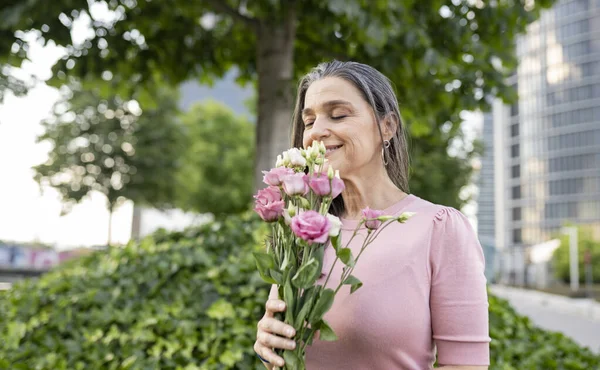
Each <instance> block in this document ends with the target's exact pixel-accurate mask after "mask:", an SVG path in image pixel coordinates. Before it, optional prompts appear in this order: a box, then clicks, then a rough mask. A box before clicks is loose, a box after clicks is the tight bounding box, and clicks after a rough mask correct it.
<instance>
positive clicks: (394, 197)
mask: <svg viewBox="0 0 600 370" xmlns="http://www.w3.org/2000/svg"><path fill="white" fill-rule="evenodd" d="M343 180H344V184H345V186H346V187H345V189H344V191H343V192H342V198H343V199H344V208H345V209H344V214H343V215H342V217H343V218H347V219H359V218H360V217H361V216H362V214H361V211H362V210H363V209H364V208H365V207H367V206H368V207H370V208H371V209H379V210H383V209H386V208H388V207H390V206H392V205H393V204H395V203H397V202H399V201H400V200H402V199H404V197H406V195H407V194H406V193H404V192H403V191H402V190H400V189H398V187H397V186H396V185H395V184H394V183H393V182H392V180H391V179H390V178H389V176H388V175H387V172H386V170H385V168H384V167H381V168H380V169H379V170H375V171H371V172H370V173H368V174H361V175H360V176H357V175H354V176H353V175H349V176H348V177H347V178H343Z"/></svg>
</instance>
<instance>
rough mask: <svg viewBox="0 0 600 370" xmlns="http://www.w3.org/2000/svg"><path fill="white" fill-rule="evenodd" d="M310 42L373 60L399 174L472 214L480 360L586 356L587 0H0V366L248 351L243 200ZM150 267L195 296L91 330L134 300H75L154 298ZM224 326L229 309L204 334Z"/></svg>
mask: <svg viewBox="0 0 600 370" xmlns="http://www.w3.org/2000/svg"><path fill="white" fill-rule="evenodd" d="M332 59H338V60H354V61H359V62H363V63H367V64H370V65H372V66H374V67H375V68H377V69H379V70H380V71H381V72H382V73H384V74H385V75H386V76H388V77H389V78H390V79H391V81H392V82H393V83H394V85H395V88H396V90H397V94H398V99H399V103H400V107H401V111H402V114H403V119H404V123H405V124H406V126H407V128H408V132H409V136H410V140H409V142H410V153H411V166H412V169H411V180H410V188H411V192H412V193H414V194H416V195H418V196H420V197H422V198H424V199H427V200H430V201H432V202H435V203H440V204H444V205H448V206H452V207H456V208H458V209H460V210H461V211H463V213H465V214H466V215H467V216H468V217H469V219H470V220H471V221H472V224H473V227H474V229H475V230H476V231H477V233H478V236H479V239H480V242H481V244H482V246H483V249H484V252H485V256H486V276H487V278H488V281H489V283H490V294H491V297H492V298H493V301H491V305H490V315H491V316H490V317H491V318H490V323H491V331H492V337H495V341H493V342H492V351H493V356H492V361H493V363H495V365H494V364H493V367H492V368H498V369H511V368H528V369H529V368H532V369H533V368H539V369H551V368H573V369H580V368H581V369H592V368H598V369H600V358H599V357H598V356H599V355H600V334H598V333H600V0H545V1H544V0H539V1H536V0H521V1H501V0H500V1H482V0H452V1H450V0H447V1H444V0H428V1H418V2H417V1H391V0H390V1H374V2H366V1H358V0H347V1H343V0H327V1H313V0H307V1H291V0H289V1H286V0H258V1H243V0H235V1H234V0H231V1H229V0H228V1H225V0H204V1H196V2H191V3H188V2H186V1H183V0H171V1H155V0H154V1H151V0H110V1H94V0H87V1H84V0H80V1H71V0H55V1H52V2H45V1H37V0H30V1H18V0H4V1H3V2H2V4H1V5H0V287H1V288H2V290H3V291H2V292H1V293H0V310H2V311H0V312H2V313H3V317H4V318H5V319H4V323H3V324H2V325H3V326H4V328H5V329H6V330H7V331H6V333H7V334H6V335H5V337H2V336H0V339H1V340H0V343H1V344H0V358H5V362H1V361H2V360H0V368H13V366H14V365H15V364H17V363H21V364H27V365H26V367H23V368H44V369H46V368H47V369H59V368H65V369H74V368H115V369H117V368H165V369H167V368H173V369H175V368H182V369H183V368H185V369H188V368H189V369H192V368H194V369H195V368H202V369H204V368H206V369H213V368H214V369H217V368H219V369H220V368H240V369H242V368H244V369H245V368H254V367H257V366H258V367H259V366H260V364H258V363H257V362H256V361H255V359H254V358H253V355H252V342H253V340H252V337H253V333H252V330H253V325H254V323H253V322H254V321H253V320H254V318H255V316H257V315H261V313H260V310H261V303H260V302H262V301H261V300H262V299H263V298H264V297H263V296H262V295H260V294H263V293H260V294H259V295H257V296H254V297H253V298H252V299H250V298H248V297H249V293H248V292H251V291H256V290H257V289H258V290H261V289H262V288H264V287H263V286H262V285H260V283H259V282H257V281H254V280H252V279H254V278H255V275H256V274H255V273H254V272H253V267H252V266H253V263H252V262H251V261H250V262H248V261H249V260H247V259H244V258H245V257H243V256H245V255H250V251H251V250H253V248H255V246H256V245H259V244H260V243H259V242H258V241H257V239H256V238H257V237H256V235H254V234H255V233H253V232H252V231H251V230H252V229H253V228H255V226H256V225H255V224H253V223H252V222H254V221H252V218H251V217H250V216H248V210H249V209H250V208H251V203H252V194H253V192H254V190H255V189H256V188H257V187H259V186H260V183H261V180H262V176H261V174H260V171H262V170H265V169H268V168H270V167H271V166H272V165H273V164H274V159H275V157H276V155H277V154H278V153H280V152H281V151H283V150H285V149H287V147H288V145H289V139H288V137H289V132H290V125H289V123H290V117H291V113H292V110H293V102H294V94H295V84H296V81H297V80H298V78H299V77H300V76H302V75H303V74H305V73H306V72H308V71H309V70H310V68H312V67H313V66H315V65H316V64H318V63H319V62H322V61H328V60H332ZM249 217H250V218H249ZM236 225H237V226H236ZM246 227H247V228H248V230H246V229H245V228H246ZM236 230H237V231H236ZM240 230H246V231H243V232H242V231H240ZM238 232H239V233H242V234H243V233H246V234H243V235H242V234H240V235H238V234H237V233H238ZM228 233H229V234H228ZM213 234H214V235H219V238H217V239H218V240H212V239H211V236H210V235H213ZM211 243H212V244H211ZM219 243H221V244H219ZM236 243H237V244H236ZM164 245H167V246H169V247H168V248H166V247H164ZM217 246H220V247H218V248H217ZM242 246H243V248H242ZM238 247H239V248H242V249H240V250H244V251H245V252H244V253H245V254H244V253H242V254H241V255H239V256H236V258H240V259H239V260H236V261H235V265H236V266H238V267H239V271H237V270H236V272H235V273H233V272H231V271H230V270H231V265H232V264H234V262H232V261H229V260H228V258H232V257H227V256H229V255H235V254H237V253H238V250H237V249H236V248H238ZM165 248H166V249H165ZM211 248H216V249H214V253H215V254H214V256H216V257H214V258H215V260H214V261H213V260H212V259H211V258H212V257H209V256H208V255H205V254H202V255H200V254H199V253H201V252H199V251H202V250H204V251H205V252H206V253H213V252H210V251H213V249H211ZM217 250H218V251H217ZM202 253H204V252H202ZM221 253H225V255H222V254H221ZM240 253H241V252H240ZM156 256H161V257H160V258H158V257H157V259H156V260H154V259H153V258H155V257H156ZM209 260H210V261H213V262H214V263H213V262H211V264H210V265H207V264H206V263H207V262H206V261H209ZM182 261H188V263H183V262H182ZM155 263H156V265H154V264H155ZM163 264H166V265H165V266H166V267H164V266H163ZM159 265H160V266H159ZM107 266H113V267H110V268H108V267H107ZM163 270H164V271H163ZM180 270H181V271H183V272H181V273H178V275H177V276H174V273H173V271H180ZM221 273H223V274H226V275H220V274H221ZM186 274H190V275H186ZM215 274H216V275H215ZM182 276H187V278H183V277H182ZM234 277H235V278H234ZM238 278H239V279H241V280H236V279H238ZM73 279H75V280H73ZM94 279H96V280H94ZM181 279H183V280H181ZM215 279H216V280H215ZM130 281H136V282H137V284H138V285H135V284H134V285H130V283H129V282H130ZM242 281H244V282H245V283H248V281H250V282H251V283H248V284H250V285H249V286H247V287H246V288H244V289H245V290H242V291H238V290H236V289H237V288H233V286H237V284H242ZM82 284H83V285H82ZM86 284H87V285H86ZM205 284H206V285H205ZM158 286H160V287H161V289H165V292H166V291H167V290H169V289H170V290H172V291H173V292H175V291H182V292H188V293H189V291H194V292H196V293H197V294H198V295H197V296H196V297H198V299H197V302H196V301H190V302H191V303H190V302H188V301H185V299H188V298H182V297H180V298H177V299H181V300H182V301H181V305H182V306H190V307H194V310H195V311H194V312H193V313H188V314H189V315H190V316H189V317H188V316H186V315H187V314H185V315H184V314H183V313H181V312H179V311H178V312H171V311H169V314H168V315H167V316H161V314H160V312H162V311H160V310H159V309H158V308H155V309H152V310H150V311H148V312H147V317H146V316H144V315H145V314H144V315H142V316H144V317H145V319H147V320H150V321H144V322H146V324H144V325H146V326H144V328H145V329H144V330H145V331H144V332H143V333H142V332H140V333H141V334H139V333H138V334H139V335H141V336H142V337H144V338H146V339H147V340H143V341H141V342H140V343H141V344H140V343H138V342H137V341H134V342H135V344H132V345H131V347H130V348H129V347H128V349H127V350H123V351H122V352H119V351H117V350H115V348H113V347H111V346H112V345H114V343H113V342H115V341H116V340H117V339H115V338H118V335H117V334H115V333H116V332H117V331H118V332H120V333H123V332H126V331H127V330H133V329H132V328H133V327H136V328H137V325H138V324H139V320H138V319H137V318H135V317H133V316H132V317H131V319H124V320H123V321H122V322H121V323H120V324H119V325H118V326H117V328H118V329H113V326H114V325H113V324H111V321H110V320H109V319H108V318H107V319H106V320H107V321H106V322H102V320H100V321H101V323H97V324H96V325H97V326H94V327H91V326H88V324H86V323H87V322H88V321H86V320H87V319H85V320H84V319H83V317H84V316H85V315H87V314H90V315H92V313H93V312H96V311H97V312H105V311H112V314H110V313H106V315H109V316H110V315H116V313H115V312H121V311H120V310H122V309H123V307H127V306H129V303H131V302H133V301H135V302H138V303H136V304H140V305H141V306H140V307H144V310H146V309H147V307H150V306H152V307H163V308H164V307H167V306H168V305H169V304H168V302H171V303H172V302H173V299H174V298H173V297H172V296H168V297H167V296H164V297H162V298H164V299H165V301H164V302H163V301H160V300H159V301H156V299H158V298H156V297H155V296H152V297H149V296H146V295H144V294H145V293H143V292H145V290H144V289H146V288H147V289H148V290H149V291H152V292H154V290H153V289H159V288H157V287H158ZM144 287H146V288H144ZM186 287H187V288H186ZM199 287H210V289H209V288H206V289H205V288H202V289H200V288H199ZM117 288H118V291H117V292H115V290H113V291H112V292H113V293H112V295H110V297H109V296H103V295H100V296H101V298H99V297H100V296H98V295H97V294H101V293H100V292H102V291H104V290H107V289H117ZM197 289H200V291H197ZM240 289H241V288H240ZM124 292H128V293H127V294H125V293H124ZM161 292H162V290H161ZM157 294H158V295H161V294H163V293H157ZM164 294H166V293H164ZM173 294H175V293H173ZM177 294H179V293H177ZM181 294H184V293H181ZM188 295H189V294H188ZM178 297H179V296H178ZM504 299H506V301H504ZM61 300H64V305H63V304H62V303H58V302H62V301H61ZM86 300H90V301H89V302H88V303H86V304H83V303H82V304H81V305H79V304H78V303H76V302H83V301H86ZM254 300H255V301H256V302H255V303H256V305H254V303H253V302H254ZM234 301H235V302H237V303H234ZM52 302H54V303H52ZM107 302H110V303H107ZM161 302H162V303H161ZM183 302H186V303H185V304H184V303H183ZM107 304H108V306H106V305H107ZM48 305H55V307H54V308H53V309H51V308H48ZM25 307H27V309H25ZM65 307H70V308H69V311H68V312H69V313H68V314H67V313H65V311H64V308H65ZM106 307H112V308H111V309H110V310H109V309H107V308H106ZM240 307H245V308H244V310H245V311H243V313H240V312H238V311H236V310H238V309H242V308H240ZM513 308H514V309H516V311H513ZM165 309H166V308H165ZM48 310H50V311H48ZM144 312H146V311H144ZM165 312H166V311H165ZM234 312H235V314H234ZM517 313H519V315H518V314H517ZM121 314H123V315H125V316H124V317H129V316H127V314H125V313H122V312H121ZM509 314H510V317H511V318H510V319H509V318H508V315H509ZM103 315H104V314H103ZM165 315H166V314H165ZM194 315H195V316H194ZM236 315H237V316H238V317H245V318H246V319H245V321H244V323H243V324H240V323H239V322H236V321H235V320H234V317H235V316H236ZM92 316H93V315H92ZM44 317H45V319H41V318H44ZM48 317H51V318H54V320H58V321H59V322H63V323H64V327H62V326H60V325H59V326H60V328H58V329H56V328H53V326H52V325H51V324H50V322H51V321H52V319H48ZM73 317H79V318H81V320H82V321H78V319H73ZM192 317H203V318H204V319H205V320H206V322H210V323H213V324H214V323H218V325H217V324H214V325H217V326H215V327H212V326H210V329H208V328H207V327H204V326H202V325H203V324H202V325H201V324H197V323H196V324H193V323H192V322H195V321H194V319H192ZM526 317H529V319H527V318H526ZM70 320H72V321H70ZM127 320H129V321H127ZM164 320H167V321H168V320H173V322H175V323H180V324H181V323H183V324H185V325H190V326H189V327H188V326H186V327H187V328H188V329H189V328H192V329H189V330H191V331H190V332H185V335H183V334H181V333H179V332H178V333H179V334H177V335H178V336H176V339H173V338H175V337H171V334H172V333H171V331H169V330H171V329H169V330H167V329H165V328H166V327H169V328H170V326H169V325H171V324H164ZM228 320H229V321H228ZM238 320H239V319H238ZM530 320H531V321H530ZM149 322H152V324H148V323H149ZM163 324H164V325H163ZM183 324H182V325H183ZM213 324H210V325H213ZM61 325H62V324H61ZM173 325H175V326H178V325H179V324H173ZM223 325H224V326H223ZM228 325H230V326H231V327H235V328H244V330H242V334H240V335H239V336H238V337H235V338H233V337H231V338H230V337H226V338H225V337H224V339H223V340H222V342H219V343H221V344H220V346H221V347H218V346H217V347H211V348H212V349H211V348H209V347H210V346H208V344H206V343H210V342H213V343H214V341H215V338H217V337H218V336H219V335H223V334H222V333H221V332H220V331H219V330H222V328H223V327H225V328H228V327H229V326H228ZM236 325H237V326H236ZM0 326H1V325H0ZM51 327H52V328H51ZM216 327H219V328H221V329H219V330H217V329H215V328H216ZM538 327H539V328H541V329H539V328H538ZM161 328H162V329H161ZM136 330H137V329H136ZM140 330H141V329H140ZM147 330H150V332H152V335H150V334H148V333H149V332H147ZM173 330H175V329H173ZM177 330H179V329H177ZM182 330H183V329H182ZM186 330H187V329H186ZM240 330H241V329H240ZM113 331H114V332H113ZM213 331H214V332H213ZM133 332H135V331H133ZM209 332H210V333H213V334H211V335H213V336H210V335H208V334H207V333H209ZM74 333H85V334H81V336H78V335H79V334H74ZM111 333H112V334H111ZM192 333H193V334H192ZM215 333H219V334H215ZM244 333H245V334H244ZM541 333H545V334H543V335H542V334H541ZM558 333H561V334H558ZM180 334H181V335H183V336H182V337H180V336H179V335H180ZM563 334H564V335H566V336H567V337H568V338H566V339H564V340H566V341H567V342H564V343H563V342H562V340H563V338H564V337H563ZM2 335H4V334H2ZM145 335H148V336H149V337H145ZM173 335H174V334H173ZM545 335H546V336H547V337H544V336H545ZM183 337H185V338H193V340H192V339H190V340H189V341H187V339H182V338H183ZM48 338H53V339H52V340H50V339H48ZM219 338H220V337H219ZM515 338H520V340H522V343H521V342H518V341H517V340H516V339H515ZM532 338H536V339H532ZM540 338H546V339H545V340H542V339H540ZM550 338H551V339H550ZM569 338H570V339H569ZM496 339H497V340H496ZM82 340H83V341H85V343H86V344H85V345H83V344H75V343H77V342H78V341H82ZM123 340H124V339H123ZM536 341H537V342H536ZM50 342H51V343H52V344H50ZM100 342H102V343H103V344H102V345H100ZM184 342H185V343H186V344H185V345H184V344H182V343H184ZM188 342H189V343H188ZM217 342H218V341H217ZM518 343H521V344H518ZM527 343H528V344H527ZM536 343H537V344H536ZM565 343H568V344H565ZM86 346H87V347H86ZM170 346H171V347H170ZM584 347H587V348H588V349H585V348H584ZM558 348H560V349H561V351H558ZM565 348H568V349H565ZM41 349H43V350H44V351H47V352H48V353H50V354H47V353H46V354H44V355H43V356H39V358H37V357H35V356H34V357H31V355H32V353H35V352H36V351H40V350H41ZM128 351H129V352H128ZM188 351H189V356H188ZM536 351H537V352H536ZM540 351H542V352H540ZM175 352H177V353H179V352H182V353H186V355H185V356H184V357H181V358H177V356H174V355H173V353H175ZM559 352H560V353H559ZM2 353H3V354H4V355H1V354H2ZM90 353H93V354H95V355H93V356H92V355H90ZM86 356H88V357H86ZM89 356H92V357H94V356H96V357H97V358H98V359H100V358H101V360H97V359H96V358H95V357H94V359H93V360H92V359H91V358H92V357H89ZM186 356H187V357H186ZM538 357H539V358H538ZM26 358H27V359H28V360H25V359H26ZM548 358H552V359H554V360H552V361H554V362H552V361H550V362H544V361H545V360H544V359H548ZM192 359H193V360H192ZM93 361H98V362H93ZM526 361H531V362H530V363H527V362H526ZM535 361H538V362H535ZM561 361H562V362H561ZM92 363H93V364H94V365H93V366H92V365H89V364H92ZM574 363H576V364H578V365H573V364H574ZM82 364H88V365H86V366H91V367H80V366H84V365H82ZM519 364H521V365H520V366H521V367H519ZM523 364H527V365H523ZM565 364H566V365H565ZM596 365H597V366H598V367H596ZM2 366H5V367H2ZM24 366H25V365H24ZM27 366H30V367H27ZM36 366H38V367H36ZM128 366H132V367H128ZM177 366H181V367H177ZM185 366H188V367H185ZM194 366H196V367H194ZM494 366H496V367H494ZM560 366H566V367H560ZM569 366H573V367H569ZM577 366H580V367H577Z"/></svg>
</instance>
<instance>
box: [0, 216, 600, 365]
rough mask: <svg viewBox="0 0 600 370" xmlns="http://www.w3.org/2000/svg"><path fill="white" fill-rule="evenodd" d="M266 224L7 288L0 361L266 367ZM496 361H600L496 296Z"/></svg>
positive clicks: (242, 222) (161, 239)
mask: <svg viewBox="0 0 600 370" xmlns="http://www.w3.org/2000/svg"><path fill="white" fill-rule="evenodd" d="M259 225H261V224H260V223H258V222H255V221H254V219H253V218H248V217H246V216H240V217H230V218H229V219H227V220H225V221H222V222H214V223H210V224H207V225H204V226H201V227H199V228H195V229H190V230H187V231H185V232H176V233H165V232H160V233H156V234H155V235H154V236H153V237H152V238H148V239H146V240H144V241H142V242H141V243H132V244H129V245H128V246H126V247H125V248H112V249H110V250H108V251H105V252H96V253H95V254H93V255H91V256H86V257H83V258H81V259H79V260H76V261H71V262H69V263H68V264H67V265H66V266H63V267H61V268H59V269H58V270H56V271H54V272H51V273H48V274H46V275H45V276H43V277H42V278H40V279H38V280H28V281H24V282H21V283H19V284H16V285H15V286H14V287H13V289H11V290H9V291H6V292H3V293H1V294H0V315H2V320H1V321H0V369H11V370H17V369H42V370H62V369H68V370H76V369H181V370H191V369H210V370H213V369H260V368H264V367H262V365H261V364H260V363H259V361H258V360H257V358H256V356H255V354H254V352H253V350H252V347H253V343H254V338H255V330H256V322H257V321H258V319H259V318H260V316H261V315H262V312H263V304H264V302H265V300H266V298H267V293H268V287H267V286H266V285H265V284H264V283H263V282H262V280H261V279H260V278H259V276H258V275H257V273H256V271H255V270H256V268H255V264H254V260H253V258H252V257H251V251H252V250H254V249H255V248H259V244H260V243H258V242H257V241H258V240H259V239H261V235H259V234H260V233H261V231H262V230H264V229H261V228H260V226H259ZM490 334H491V336H492V338H493V341H492V343H491V358H492V366H491V367H490V368H491V369H497V370H511V369H544V370H550V369H595V368H600V358H599V357H597V356H594V355H593V354H592V353H591V352H590V351H589V350H587V349H582V348H581V347H579V346H577V345H576V344H575V343H574V342H573V341H572V340H570V339H568V338H566V337H564V336H563V335H561V334H557V333H551V332H546V331H544V330H541V329H537V328H535V327H533V326H532V325H531V323H530V322H529V320H528V319H527V318H525V317H522V316H519V315H517V314H516V313H515V312H514V310H512V308H510V306H508V304H507V303H506V301H503V300H500V299H497V298H495V297H493V296H490Z"/></svg>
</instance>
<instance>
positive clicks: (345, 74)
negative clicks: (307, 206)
mask: <svg viewBox="0 0 600 370" xmlns="http://www.w3.org/2000/svg"><path fill="white" fill-rule="evenodd" d="M326 77H338V78H342V79H344V80H346V81H348V82H350V83H351V84H353V85H354V86H355V87H356V88H357V89H358V91H360V92H361V94H362V96H363V98H364V99H365V101H366V102H367V103H369V105H370V106H371V108H372V109H373V112H374V113H375V119H376V120H377V128H378V129H379V135H380V137H381V142H382V145H383V134H382V131H381V123H382V121H383V120H384V119H392V120H393V121H394V122H395V123H396V125H397V127H396V133H395V135H394V136H393V137H392V138H391V140H390V147H389V148H387V149H385V158H386V160H387V166H386V170H387V173H388V176H389V177H390V179H391V180H392V182H393V183H394V184H395V185H396V186H397V187H398V188H399V189H400V190H402V191H403V192H406V193H408V170H409V158H408V148H407V140H406V129H405V127H404V124H403V123H402V118H401V116H400V107H399V106H398V99H397V98H396V94H395V93H394V89H393V88H392V84H391V83H390V80H389V79H388V78H387V77H385V76H384V75H383V74H382V73H381V72H379V71H378V70H376V69H375V68H373V67H371V66H368V65H366V64H361V63H357V62H340V61H337V60H334V61H331V62H326V63H321V64H319V65H318V66H316V67H315V68H313V69H312V70H311V71H310V72H309V73H308V74H306V75H305V76H304V77H303V78H302V79H301V80H300V83H299V85H298V93H297V95H296V106H295V108H294V115H293V117H292V143H291V144H292V147H296V148H301V147H302V139H303V135H304V122H303V121H302V109H304V101H305V97H306V90H308V88H309V86H310V85H311V84H312V83H313V82H315V81H318V80H320V79H323V78H326ZM344 210H345V207H344V200H343V199H342V197H341V196H338V197H337V198H336V199H334V201H333V203H332V207H331V213H333V214H334V215H336V216H341V215H342V214H343V212H344Z"/></svg>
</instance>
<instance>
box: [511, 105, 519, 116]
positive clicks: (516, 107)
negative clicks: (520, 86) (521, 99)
mask: <svg viewBox="0 0 600 370" xmlns="http://www.w3.org/2000/svg"><path fill="white" fill-rule="evenodd" d="M518 115H519V103H515V104H513V105H511V106H510V116H511V117H514V116H518Z"/></svg>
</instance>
